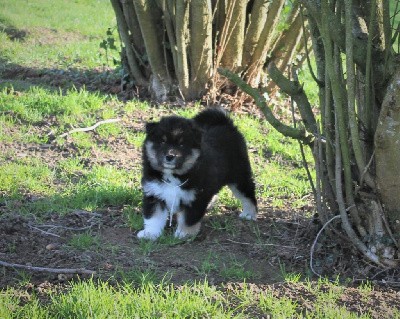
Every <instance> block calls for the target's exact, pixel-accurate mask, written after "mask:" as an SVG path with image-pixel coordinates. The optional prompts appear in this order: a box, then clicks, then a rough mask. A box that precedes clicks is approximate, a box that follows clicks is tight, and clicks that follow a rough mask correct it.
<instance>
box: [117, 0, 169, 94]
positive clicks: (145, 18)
mask: <svg viewBox="0 0 400 319" xmlns="http://www.w3.org/2000/svg"><path fill="white" fill-rule="evenodd" d="M133 4H134V6H135V11H136V14H137V17H138V21H139V24H140V30H141V33H142V35H143V40H144V44H145V48H146V53H147V57H148V60H149V64H150V67H151V69H152V75H151V78H150V91H151V92H152V94H153V96H154V98H155V99H156V100H158V101H164V100H166V99H167V96H168V94H169V92H170V88H171V84H172V83H171V79H170V76H169V73H168V70H167V67H166V64H165V58H164V55H163V52H164V48H163V46H162V42H161V41H160V38H162V35H161V34H162V33H163V31H164V30H163V29H161V31H160V28H158V27H157V25H158V24H159V23H160V21H157V20H155V17H157V16H160V15H161V14H160V11H159V9H158V8H157V7H156V6H155V3H154V2H153V1H146V0H133ZM131 32H133V30H131ZM122 40H124V39H122Z"/></svg>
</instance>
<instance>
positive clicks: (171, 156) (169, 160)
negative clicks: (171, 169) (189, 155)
mask: <svg viewBox="0 0 400 319" xmlns="http://www.w3.org/2000/svg"><path fill="white" fill-rule="evenodd" d="M174 158H175V155H173V154H168V155H165V159H166V161H167V162H171V161H172V160H173V159H174Z"/></svg>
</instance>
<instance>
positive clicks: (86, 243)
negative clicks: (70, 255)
mask: <svg viewBox="0 0 400 319" xmlns="http://www.w3.org/2000/svg"><path fill="white" fill-rule="evenodd" d="M68 245H69V246H71V247H73V248H75V249H77V250H88V249H93V248H98V247H99V245H100V239H99V237H97V236H96V235H93V234H92V233H91V232H85V233H82V234H76V235H73V236H72V237H71V239H70V240H69V243H68Z"/></svg>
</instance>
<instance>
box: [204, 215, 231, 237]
mask: <svg viewBox="0 0 400 319" xmlns="http://www.w3.org/2000/svg"><path fill="white" fill-rule="evenodd" d="M209 223H210V227H211V228H212V229H214V230H218V231H225V232H227V233H228V234H231V235H233V234H235V233H236V227H235V219H234V218H233V217H232V216H222V215H219V216H214V217H213V218H210V220H209Z"/></svg>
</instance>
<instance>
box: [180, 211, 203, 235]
mask: <svg viewBox="0 0 400 319" xmlns="http://www.w3.org/2000/svg"><path fill="white" fill-rule="evenodd" d="M200 226H201V222H198V223H197V224H195V225H193V226H187V225H186V223H185V215H184V214H183V213H181V212H179V213H178V227H177V228H176V231H175V234H174V236H175V237H176V238H185V237H189V236H196V235H197V233H198V232H199V231H200Z"/></svg>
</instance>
